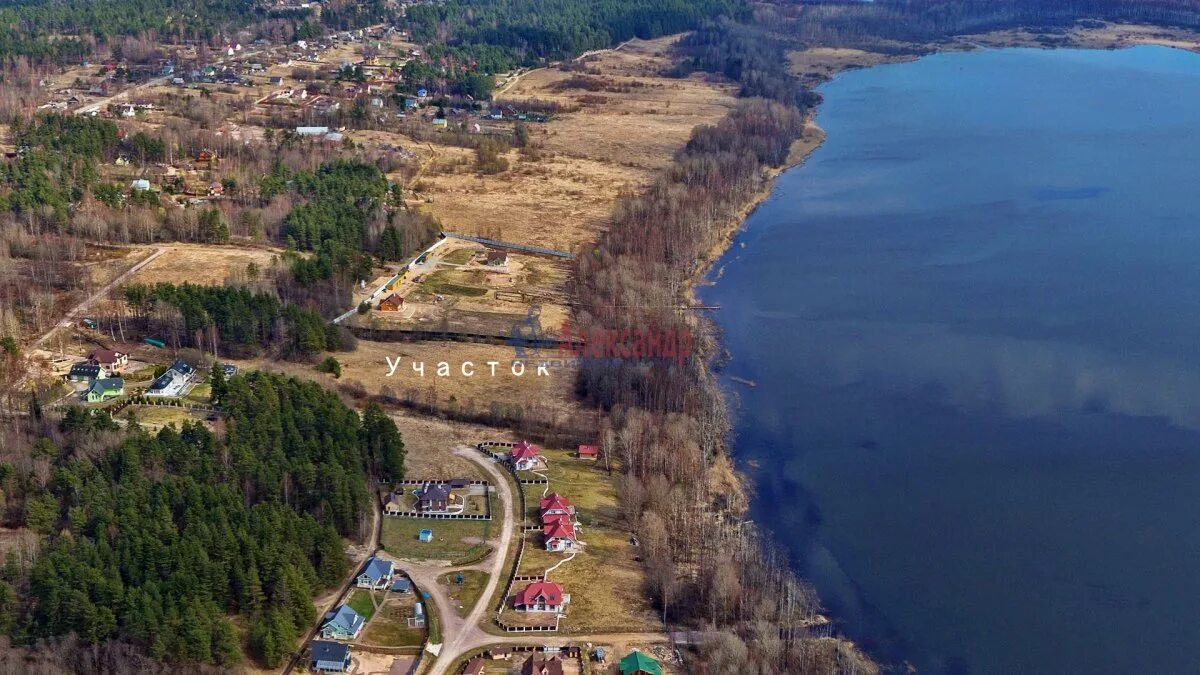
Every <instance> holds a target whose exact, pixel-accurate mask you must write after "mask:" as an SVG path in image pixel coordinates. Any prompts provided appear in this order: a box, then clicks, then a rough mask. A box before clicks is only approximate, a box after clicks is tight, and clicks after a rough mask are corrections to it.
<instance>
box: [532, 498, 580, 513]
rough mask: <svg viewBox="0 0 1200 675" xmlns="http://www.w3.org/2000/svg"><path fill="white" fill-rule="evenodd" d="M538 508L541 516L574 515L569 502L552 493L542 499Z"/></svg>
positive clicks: (573, 508)
mask: <svg viewBox="0 0 1200 675" xmlns="http://www.w3.org/2000/svg"><path fill="white" fill-rule="evenodd" d="M538 508H539V509H541V511H542V515H543V516H551V515H563V516H569V515H571V514H572V513H575V507H574V506H571V502H570V501H568V500H567V498H566V497H564V496H562V495H560V494H558V493H557V492H552V493H550V495H549V496H547V497H542V501H541V502H539V503H538Z"/></svg>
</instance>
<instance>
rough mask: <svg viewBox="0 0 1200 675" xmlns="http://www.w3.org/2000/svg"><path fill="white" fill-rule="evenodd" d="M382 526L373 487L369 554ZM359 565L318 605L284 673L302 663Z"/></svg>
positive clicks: (367, 547) (381, 512)
mask: <svg viewBox="0 0 1200 675" xmlns="http://www.w3.org/2000/svg"><path fill="white" fill-rule="evenodd" d="M382 527H383V507H382V506H381V505H380V503H379V497H378V495H376V494H375V492H374V489H372V496H371V537H370V539H368V540H367V543H366V544H365V547H364V548H365V549H366V550H367V552H368V555H375V553H377V552H378V551H379V532H380V530H381V529H382ZM359 567H360V565H359V564H358V563H355V564H354V565H353V566H352V567H351V568H350V572H349V573H347V574H346V579H345V580H344V581H342V585H341V586H340V587H338V591H337V593H335V594H333V595H331V596H329V597H331V598H332V600H331V601H330V602H329V603H328V605H327V606H326V607H318V608H317V622H316V624H314V625H313V627H312V629H311V630H309V631H308V635H306V636H304V641H303V642H301V643H300V648H299V649H298V650H296V653H295V654H293V655H292V658H291V660H289V661H288V662H287V665H285V666H284V667H283V671H282V673H283V675H288V673H290V672H292V670H293V669H294V668H296V666H297V664H299V663H300V660H301V658H300V657H301V656H303V654H304V650H305V648H306V647H308V643H309V642H312V640H313V638H315V637H317V632H318V631H320V630H321V624H322V623H324V620H325V612H327V611H329V610H330V609H332V608H333V607H334V606H335V605H337V603H338V601H339V600H341V598H342V596H344V595H345V594H346V591H348V590H350V585H351V584H353V583H354V579H355V578H356V577H358V568H359ZM301 671H302V672H307V671H308V669H307V668H301Z"/></svg>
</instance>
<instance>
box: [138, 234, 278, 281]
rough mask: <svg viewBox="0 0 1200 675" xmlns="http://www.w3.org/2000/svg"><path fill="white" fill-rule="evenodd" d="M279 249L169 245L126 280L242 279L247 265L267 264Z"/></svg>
mask: <svg viewBox="0 0 1200 675" xmlns="http://www.w3.org/2000/svg"><path fill="white" fill-rule="evenodd" d="M281 252H282V250H281V249H274V248H258V247H254V248H248V247H247V248H243V247H237V246H200V245H186V244H173V245H172V246H171V249H170V250H169V251H167V252H166V253H164V254H163V255H161V256H159V257H158V259H157V260H155V261H153V262H151V263H150V264H149V265H147V266H145V267H143V268H142V269H140V270H138V272H137V274H135V275H134V276H133V278H132V279H131V280H130V281H131V283H139V284H154V283H159V282H166V283H173V284H182V283H185V282H187V283H192V284H203V285H219V284H223V283H225V281H226V280H227V279H229V278H231V277H232V276H235V275H241V276H240V278H241V279H243V280H244V279H245V278H246V277H245V274H246V269H247V268H248V267H249V266H250V265H251V264H254V265H256V266H258V268H259V269H260V270H265V269H267V268H268V267H271V266H272V265H273V264H275V262H276V259H277V258H278V256H279V254H280V253H281Z"/></svg>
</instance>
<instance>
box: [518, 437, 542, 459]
mask: <svg viewBox="0 0 1200 675" xmlns="http://www.w3.org/2000/svg"><path fill="white" fill-rule="evenodd" d="M539 452H541V448H539V447H538V446H536V445H534V444H533V443H530V442H529V441H521V442H520V443H517V444H516V445H514V446H513V449H512V458H513V461H516V460H518V459H533V458H534V457H537V456H538V453H539Z"/></svg>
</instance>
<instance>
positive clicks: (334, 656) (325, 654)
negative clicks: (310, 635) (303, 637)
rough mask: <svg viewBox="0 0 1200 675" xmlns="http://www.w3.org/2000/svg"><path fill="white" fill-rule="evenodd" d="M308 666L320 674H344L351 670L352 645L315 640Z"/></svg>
mask: <svg viewBox="0 0 1200 675" xmlns="http://www.w3.org/2000/svg"><path fill="white" fill-rule="evenodd" d="M308 664H309V667H311V668H312V669H313V670H315V671H317V672H318V673H344V672H346V670H348V669H349V668H350V645H348V644H343V643H341V642H329V641H327V640H313V642H312V651H311V652H310V654H309V656H308Z"/></svg>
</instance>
